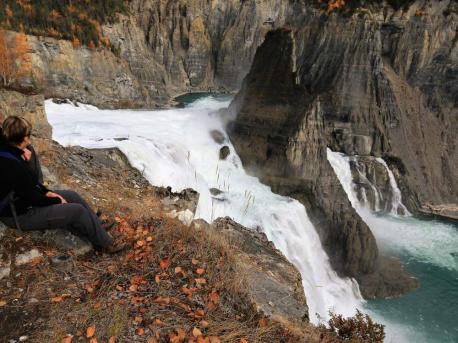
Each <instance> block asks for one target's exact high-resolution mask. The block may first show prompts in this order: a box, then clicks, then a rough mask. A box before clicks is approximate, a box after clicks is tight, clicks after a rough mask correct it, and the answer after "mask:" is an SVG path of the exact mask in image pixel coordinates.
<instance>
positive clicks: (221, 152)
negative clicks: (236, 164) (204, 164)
mask: <svg viewBox="0 0 458 343" xmlns="http://www.w3.org/2000/svg"><path fill="white" fill-rule="evenodd" d="M230 153H231V149H229V147H228V146H227V145H225V146H223V147H222V148H221V149H220V150H219V159H220V160H225V159H226V158H227V156H229V154H230Z"/></svg>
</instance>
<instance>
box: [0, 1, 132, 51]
mask: <svg viewBox="0 0 458 343" xmlns="http://www.w3.org/2000/svg"><path fill="white" fill-rule="evenodd" d="M128 2H129V1H128V0H100V1H92V0H59V1H57V0H4V1H1V2H0V28H3V29H7V30H13V31H20V32H24V33H27V34H32V35H37V36H48V37H54V38H59V39H66V40H71V41H72V42H73V45H74V46H79V45H81V44H83V45H86V46H88V47H89V48H96V47H98V46H106V47H111V44H110V41H109V40H108V38H106V37H104V36H103V34H102V32H101V27H100V26H101V25H102V24H105V23H108V22H113V21H115V20H116V15H117V14H118V13H126V12H127V9H128Z"/></svg>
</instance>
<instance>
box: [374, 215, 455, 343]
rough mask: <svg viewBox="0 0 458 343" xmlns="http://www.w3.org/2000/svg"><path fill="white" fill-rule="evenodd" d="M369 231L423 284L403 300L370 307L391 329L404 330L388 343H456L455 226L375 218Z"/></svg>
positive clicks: (380, 303)
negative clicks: (392, 325) (391, 325)
mask: <svg viewBox="0 0 458 343" xmlns="http://www.w3.org/2000/svg"><path fill="white" fill-rule="evenodd" d="M374 217H375V215H374ZM366 218H367V217H366ZM369 221H370V220H369ZM369 225H370V226H371V228H372V229H373V231H374V234H375V236H376V237H377V241H378V243H379V246H380V248H381V251H384V252H385V253H389V254H390V255H395V256H398V257H399V258H401V260H402V261H403V262H404V265H405V268H406V270H407V271H408V272H410V273H411V274H412V275H414V276H415V277H416V278H418V279H419V281H420V288H419V289H418V290H416V291H414V292H412V293H409V294H407V295H405V296H403V297H401V298H396V299H383V300H373V301H369V302H368V303H367V306H366V309H368V310H370V312H373V313H375V314H376V316H377V317H381V318H383V319H385V320H387V321H388V325H389V323H396V324H399V325H400V327H394V328H391V332H390V334H389V336H390V337H388V339H387V341H391V342H404V341H408V342H419V343H420V342H428V343H429V342H431V343H436V342H437V343H439V342H440V343H448V342H450V343H452V342H453V343H456V342H458V267H457V265H458V227H457V225H456V224H454V223H444V222H439V221H435V220H431V221H430V220H420V219H415V218H412V217H410V218H395V217H389V216H382V217H375V218H372V222H371V223H369ZM374 228H375V229H374ZM383 319H382V321H383ZM388 330H390V329H388ZM406 338H407V339H406Z"/></svg>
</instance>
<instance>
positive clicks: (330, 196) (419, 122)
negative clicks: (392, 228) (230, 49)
mask: <svg viewBox="0 0 458 343" xmlns="http://www.w3.org/2000/svg"><path fill="white" fill-rule="evenodd" d="M453 6H454V5H453V4H452V3H450V2H448V1H444V2H441V3H434V4H433V3H427V5H426V6H424V7H422V8H421V10H422V12H419V11H420V7H419V6H418V3H414V4H413V5H412V6H411V7H410V9H409V10H408V12H405V13H403V14H402V15H401V12H398V13H396V12H392V11H389V10H387V9H383V11H382V9H377V8H373V9H372V12H371V11H358V12H356V13H354V14H353V15H351V16H348V15H347V16H343V15H338V14H335V13H334V14H331V15H330V16H328V17H323V16H322V15H321V13H319V12H317V11H315V10H313V9H308V10H307V11H305V12H304V13H303V14H302V18H301V19H297V20H298V21H301V22H300V23H299V22H298V21H297V22H296V23H295V25H296V26H295V27H294V29H293V30H294V31H292V30H286V29H284V30H277V31H273V32H271V33H270V34H269V35H268V36H267V38H266V41H265V42H264V43H263V45H262V46H261V47H260V48H259V49H258V51H257V53H256V57H255V59H254V62H253V65H252V68H251V70H250V72H249V74H248V76H247V77H246V79H245V82H244V84H243V86H242V89H241V91H240V92H239V94H238V95H237V97H236V98H235V100H234V102H233V103H232V105H231V108H230V111H231V112H232V113H233V114H234V115H236V116H237V117H236V120H235V122H234V123H233V124H232V127H231V132H232V133H231V138H232V140H233V141H234V144H235V145H236V148H237V151H238V153H239V154H240V156H241V158H242V160H243V163H244V166H246V167H247V168H248V169H249V170H251V171H252V172H253V173H254V174H255V175H257V176H260V177H261V179H262V180H263V182H265V183H267V184H269V185H271V186H272V187H273V189H274V190H275V191H276V192H279V193H282V194H286V195H290V196H292V197H294V198H296V199H298V200H300V201H301V202H302V203H303V204H304V205H305V206H306V208H307V210H308V213H309V215H310V216H311V218H312V221H314V223H315V225H316V226H317V227H318V228H319V233H320V237H321V240H322V243H323V245H324V247H325V249H326V251H327V252H328V254H329V256H330V258H331V261H332V263H333V266H334V268H335V269H336V270H337V271H339V272H340V273H341V274H343V275H350V276H354V277H356V278H357V279H358V281H359V283H360V285H361V286H362V291H363V293H364V295H365V296H368V297H370V296H374V295H375V296H377V295H388V294H398V293H399V292H403V291H405V290H407V289H409V288H411V287H414V286H415V285H414V284H413V283H412V282H411V281H409V279H408V278H404V279H403V281H402V282H399V283H398V282H396V280H394V279H393V278H392V277H391V276H390V277H389V276H388V274H390V273H391V275H392V273H394V274H398V275H405V274H404V273H403V272H401V268H400V267H399V265H397V267H393V266H391V267H389V268H390V269H391V270H392V271H391V272H390V273H387V269H388V266H389V265H390V262H389V261H388V260H387V259H385V258H382V257H379V256H378V253H377V246H376V242H375V239H374V237H373V236H372V234H371V232H370V230H369V229H368V227H367V226H366V224H365V223H364V222H363V221H362V220H361V219H360V218H359V216H358V215H357V214H356V213H355V211H354V210H353V209H352V207H351V205H350V203H349V201H348V199H347V197H346V195H345V193H344V191H343V189H342V187H341V186H340V184H339V181H338V180H337V178H336V176H335V174H334V172H333V170H332V169H331V167H330V165H329V163H328V161H327V158H326V147H330V148H332V149H333V150H337V151H341V152H345V153H346V154H348V155H355V154H357V155H363V156H364V155H366V156H367V155H373V156H382V157H384V158H385V160H386V161H387V163H388V164H389V165H390V167H391V168H392V169H393V170H394V174H395V176H396V177H397V181H398V184H399V185H400V188H401V190H402V191H403V195H404V202H406V205H407V206H408V207H409V208H410V209H416V208H417V207H418V205H419V204H420V203H421V202H424V201H432V202H453V201H456V189H457V186H458V185H457V184H456V183H457V180H458V175H457V172H456V165H457V162H458V161H457V158H458V154H457V153H456V143H457V141H456V134H455V132H456V131H457V110H456V103H455V102H456V99H457V96H458V90H457V88H456V86H457V84H458V80H457V79H458V73H457V70H456V68H457V67H456V66H457V65H458V64H457V51H458V50H457V44H456V23H457V16H456V13H449V14H448V15H445V14H444V12H447V11H446V10H447V9H450V8H454V7H453ZM415 13H416V14H415ZM419 13H421V15H419ZM364 160H365V159H363V158H362V159H361V160H360V161H359V162H360V163H362V164H364ZM367 160H368V161H370V159H367ZM368 167H370V166H368ZM402 278H403V277H401V276H398V277H397V279H399V280H400V279H402ZM368 280H371V281H370V282H369V281H368ZM374 280H377V281H376V282H374ZM381 281H383V282H381ZM395 283H396V285H394V284H395ZM377 284H379V285H380V286H376V285H377ZM401 284H403V286H401ZM382 285H383V286H382ZM374 286H375V287H376V288H377V289H374V288H373V287H374Z"/></svg>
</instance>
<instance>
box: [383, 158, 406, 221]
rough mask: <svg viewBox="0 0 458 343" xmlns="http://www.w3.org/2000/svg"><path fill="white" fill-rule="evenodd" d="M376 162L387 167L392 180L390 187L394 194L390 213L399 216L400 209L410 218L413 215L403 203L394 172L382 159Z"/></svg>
mask: <svg viewBox="0 0 458 343" xmlns="http://www.w3.org/2000/svg"><path fill="white" fill-rule="evenodd" d="M375 160H376V161H377V162H378V163H380V164H381V165H383V166H384V167H385V169H386V171H387V172H388V177H389V178H390V186H391V193H392V199H391V211H390V213H391V214H393V215H397V214H398V209H399V208H401V209H402V213H404V216H410V215H411V214H410V212H409V211H408V210H407V207H405V206H404V204H403V203H402V195H401V191H400V190H399V187H398V184H397V183H396V179H395V178H394V175H393V172H392V171H391V169H390V168H388V165H387V164H386V162H385V161H384V160H383V159H382V158H381V157H377V158H376V159H375Z"/></svg>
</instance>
